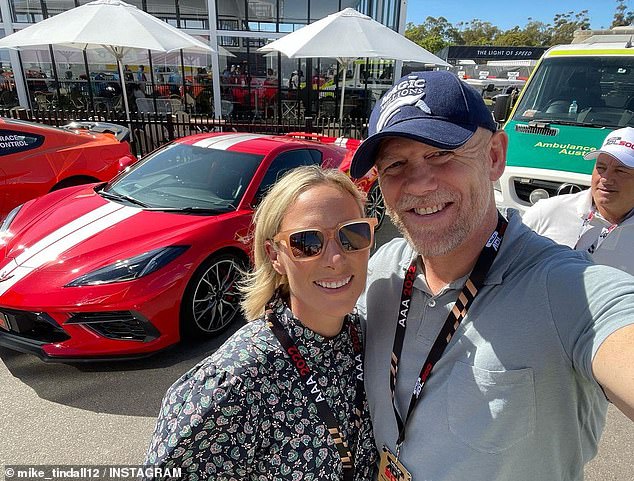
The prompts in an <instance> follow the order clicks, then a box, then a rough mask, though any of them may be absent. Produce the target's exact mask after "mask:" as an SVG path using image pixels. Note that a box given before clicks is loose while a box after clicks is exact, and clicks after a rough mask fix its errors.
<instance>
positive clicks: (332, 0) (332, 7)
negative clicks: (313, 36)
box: [310, 0, 346, 22]
mask: <svg viewBox="0 0 634 481" xmlns="http://www.w3.org/2000/svg"><path fill="white" fill-rule="evenodd" d="M339 1H340V0H319V1H318V2H314V1H313V2H310V19H311V22H314V21H315V20H319V19H320V18H324V17H327V16H328V15H330V14H331V13H335V12H338V11H339ZM341 8H342V9H343V8H346V7H344V6H342V7H341Z"/></svg>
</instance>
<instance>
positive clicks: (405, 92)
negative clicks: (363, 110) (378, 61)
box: [376, 76, 431, 132]
mask: <svg viewBox="0 0 634 481" xmlns="http://www.w3.org/2000/svg"><path fill="white" fill-rule="evenodd" d="M424 97H425V79H422V78H418V77H416V76H410V77H407V78H406V79H405V80H403V81H401V82H399V83H397V84H396V85H395V86H394V87H392V89H391V90H390V91H389V92H388V93H387V94H385V95H384V96H383V98H382V99H381V107H380V108H381V113H380V114H379V118H378V120H377V122H376V131H377V132H380V131H381V130H383V128H384V127H385V126H386V125H387V123H388V122H389V121H390V120H391V119H392V117H394V115H396V114H397V113H398V112H400V111H401V108H402V107H405V106H407V105H409V106H414V107H416V108H419V109H421V110H422V111H423V112H425V113H426V114H428V115H430V114H431V109H430V108H429V106H428V105H427V104H426V103H425V102H424V100H423V98H424Z"/></svg>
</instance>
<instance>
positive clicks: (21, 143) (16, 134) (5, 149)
mask: <svg viewBox="0 0 634 481" xmlns="http://www.w3.org/2000/svg"><path fill="white" fill-rule="evenodd" d="M43 143H44V136H43V135H37V134H30V133H25V132H20V131H17V130H0V156H2V155H9V154H15V153H17V152H24V151H26V150H32V149H37V148H38V147H39V146H40V145H42V144H43Z"/></svg>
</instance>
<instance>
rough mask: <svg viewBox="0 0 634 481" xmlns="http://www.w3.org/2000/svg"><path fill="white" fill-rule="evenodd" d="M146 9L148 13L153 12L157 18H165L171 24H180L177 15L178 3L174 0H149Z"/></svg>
mask: <svg viewBox="0 0 634 481" xmlns="http://www.w3.org/2000/svg"><path fill="white" fill-rule="evenodd" d="M145 11H146V12H147V13H151V14H152V15H154V16H155V17H157V18H160V19H161V20H165V21H167V22H168V23H170V24H173V25H175V26H178V25H177V23H178V21H177V16H176V3H175V1H174V0H168V1H161V0H147V1H146V10H145Z"/></svg>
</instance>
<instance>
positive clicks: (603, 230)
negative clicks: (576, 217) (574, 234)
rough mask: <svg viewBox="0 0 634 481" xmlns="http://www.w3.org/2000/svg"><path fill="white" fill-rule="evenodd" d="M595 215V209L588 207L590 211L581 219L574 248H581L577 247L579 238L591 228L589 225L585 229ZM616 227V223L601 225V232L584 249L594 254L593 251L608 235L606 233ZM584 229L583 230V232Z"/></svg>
mask: <svg viewBox="0 0 634 481" xmlns="http://www.w3.org/2000/svg"><path fill="white" fill-rule="evenodd" d="M595 215H596V211H595V209H594V208H592V209H590V212H588V214H587V215H586V216H585V217H584V219H583V223H582V224H581V229H580V231H579V237H578V238H577V243H576V244H575V247H574V249H575V250H581V249H578V246H579V241H580V240H581V238H582V237H583V236H584V235H586V234H587V233H588V232H590V231H591V230H592V227H590V228H589V229H588V230H585V228H586V227H587V226H588V225H589V224H590V222H592V219H594V216H595ZM617 227H618V224H610V225H609V226H607V227H605V226H604V227H602V228H601V232H600V233H599V236H598V237H597V238H596V240H595V241H594V242H593V243H592V244H591V245H590V247H588V248H587V249H586V250H587V251H588V253H590V254H594V252H595V251H596V250H597V249H598V248H599V246H600V245H601V243H602V242H603V241H604V240H605V238H606V237H607V236H608V234H609V233H610V232H612V231H613V230H614V229H616V228H617ZM584 230H585V232H584Z"/></svg>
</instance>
